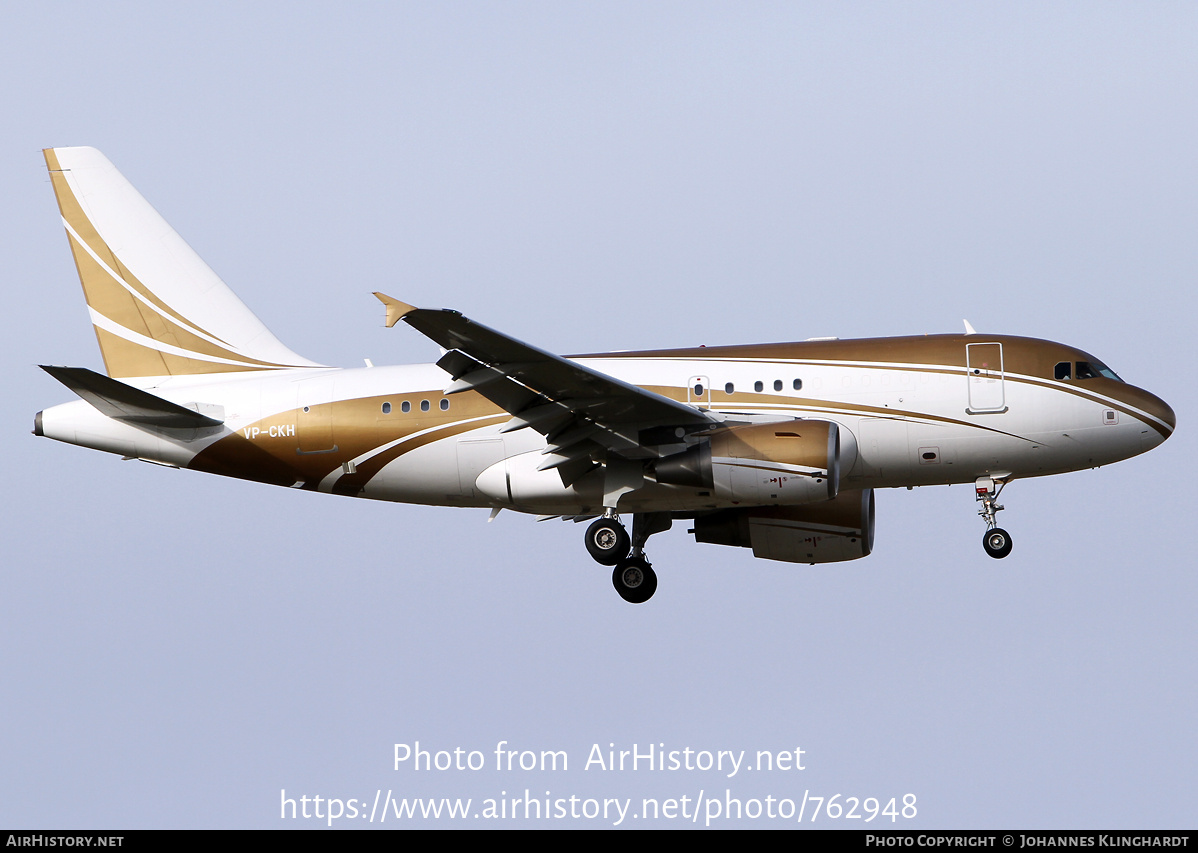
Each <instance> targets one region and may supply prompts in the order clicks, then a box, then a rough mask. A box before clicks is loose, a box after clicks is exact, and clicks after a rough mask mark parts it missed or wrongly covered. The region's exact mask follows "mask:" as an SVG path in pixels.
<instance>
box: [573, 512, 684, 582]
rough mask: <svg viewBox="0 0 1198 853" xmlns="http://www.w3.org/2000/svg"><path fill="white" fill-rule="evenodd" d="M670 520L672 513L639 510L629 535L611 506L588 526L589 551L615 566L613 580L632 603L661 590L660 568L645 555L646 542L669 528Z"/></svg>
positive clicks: (597, 558)
mask: <svg viewBox="0 0 1198 853" xmlns="http://www.w3.org/2000/svg"><path fill="white" fill-rule="evenodd" d="M670 523H671V519H670V515H669V513H665V512H641V513H636V514H635V515H634V516H633V517H632V536H631V537H629V535H628V531H627V530H625V529H624V525H622V524H621V523H620V519H619V516H617V515H616V513H615V511H614V510H610V509H609V510H607V511H606V512H605V513H604V516H603V518H600V519H598V520H596V521H594V522H592V523H591V525H590V526H589V527H588V528H587V532H586V546H587V551H588V552H589V553H590V555H591V557H593V558H594V560H595V562H597V563H600V564H602V565H604V566H614V569H613V570H612V573H611V582H612V586H614V587H615V588H616V592H618V593H619V594H620V598H622V599H624V600H625V601H627V602H629V603H631V604H644V603H645V602H646V601H648V600H649V599H650V598H652V597H653V593H655V592H657V572H655V571H653V566H652V565H651V564H650V563H649V561H648V560H647V559H645V542H646V541H647V540H648V539H649V537H650V536H652V535H653V534H654V533H660V532H661V531H663V530H668V529H669V528H670Z"/></svg>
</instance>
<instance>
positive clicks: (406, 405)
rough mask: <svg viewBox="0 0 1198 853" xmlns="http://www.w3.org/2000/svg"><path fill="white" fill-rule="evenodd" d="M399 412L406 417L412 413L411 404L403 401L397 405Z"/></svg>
mask: <svg viewBox="0 0 1198 853" xmlns="http://www.w3.org/2000/svg"><path fill="white" fill-rule="evenodd" d="M399 410H400V411H401V412H403V413H404V414H405V415H406V414H407V413H408V412H410V411H412V404H411V403H409V402H408V401H407V400H404V401H403V402H402V403H400V404H399Z"/></svg>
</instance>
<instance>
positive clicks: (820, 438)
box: [654, 420, 840, 506]
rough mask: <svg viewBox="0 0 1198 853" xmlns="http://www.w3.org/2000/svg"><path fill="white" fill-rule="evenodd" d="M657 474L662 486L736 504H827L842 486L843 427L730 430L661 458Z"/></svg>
mask: <svg viewBox="0 0 1198 853" xmlns="http://www.w3.org/2000/svg"><path fill="white" fill-rule="evenodd" d="M654 474H655V475H656V477H657V482H659V483H663V484H666V485H671V486H692V487H695V488H700V489H711V490H712V491H713V493H714V496H715V497H716V498H717V499H718V500H724V501H732V502H734V503H747V504H753V505H755V506H757V505H769V504H775V505H786V504H808V503H813V502H816V501H826V500H829V499H830V498H834V497H836V492H837V490H838V489H839V487H840V429H839V428H838V427H837V425H836V424H834V423H832V422H831V421H815V420H794V421H784V422H780V423H768V424H752V425H749V426H739V427H730V428H728V429H722V430H720V431H719V432H716V433H713V434H712V435H709V436H705V437H704V438H703V439H702V440H701V441H700V442H699V443H698V444H696V445H694V446H693V447H690V448H688V449H687V450H685V451H683V452H682V453H677V454H675V455H673V456H668V457H666V458H665V459H661V460H658V462H657V464H656V466H655V469H654Z"/></svg>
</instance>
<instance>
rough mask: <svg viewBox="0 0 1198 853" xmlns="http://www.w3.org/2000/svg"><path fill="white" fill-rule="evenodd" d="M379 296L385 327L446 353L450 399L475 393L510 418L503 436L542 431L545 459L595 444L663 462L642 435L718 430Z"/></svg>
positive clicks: (615, 384) (479, 329)
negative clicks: (407, 331)
mask: <svg viewBox="0 0 1198 853" xmlns="http://www.w3.org/2000/svg"><path fill="white" fill-rule="evenodd" d="M375 296H377V297H378V298H379V300H380V301H381V302H382V303H383V304H384V305H386V306H387V325H388V326H393V325H395V323H396V321H398V320H400V319H402V320H403V321H404V322H405V323H407V324H408V325H409V326H412V327H413V328H414V329H416V330H417V331H419V332H421V333H422V334H424V335H426V336H427V337H429V338H431V339H432V340H433V341H435V342H436V343H437V344H438V345H440V346H441V347H443V348H445V349H446V350H448V352H447V353H446V354H445V355H444V356H442V358H441V360H440V361H438V362H437V365H438V366H439V367H441V368H442V369H443V370H445V371H446V372H447V373H449V374H450V375H451V376H452V377H453V378H454V381H453V383H452V384H451V385H450V386H449V387H448V388H447V389H446V393H447V394H453V393H458V392H461V391H477V392H478V393H479V394H481V395H483V396H484V397H486V398H487V399H488V400H491V401H492V402H493V403H495V404H496V405H498V406H499V407H500V408H502V409H503V410H504V411H506V412H509V413H510V414H511V415H512V420H511V421H509V422H508V423H507V424H506V425H505V426H504V428H503V430H504V431H505V432H510V431H512V430H516V429H522V428H524V427H531V428H533V429H535V430H537V431H538V432H540V433H542V434H544V435H545V436H546V437H547V439H548V441H549V448H548V449H547V451H546V453H554V454H557V455H558V456H559V458H560V459H562V461H566V460H567V459H568V458H569V457H578V456H580V455H582V454H583V453H586V452H589V451H588V448H587V445H588V444H589V443H591V442H594V443H595V444H599V445H601V446H603V447H605V448H607V449H608V450H611V451H614V452H616V453H617V454H619V455H621V456H625V457H627V458H645V457H653V456H656V455H658V454H657V452H656V451H654V450H653V449H652V448H651V447H648V446H646V445H647V444H650V445H651V444H652V443H653V442H652V441H651V440H650V441H646V436H645V435H643V432H644V431H646V430H653V429H654V428H656V427H690V428H692V429H693V428H695V427H698V428H709V427H714V426H716V425H718V424H719V420H718V419H717V418H716V417H715V416H713V415H712V414H711V413H709V412H705V411H702V410H700V409H697V408H695V407H694V406H689V405H687V404H686V403H682V402H679V401H677V400H671V399H669V398H668V397H663V396H662V395H660V394H655V393H653V392H652V391H646V390H645V389H643V388H639V387H637V386H635V385H631V384H629V383H627V382H623V381H621V380H619V379H616V378H615V377H613V376H608V375H607V374H605V373H600V372H599V371H597V370H591V369H590V368H588V367H584V366H582V365H580V364H578V363H576V362H573V361H570V360H569V359H566V358H562V357H561V356H559V355H554V354H553V353H550V352H546V351H545V350H542V349H538V348H537V347H534V346H532V345H531V344H526V343H524V342H522V341H518V340H516V339H515V338H512V337H509V336H507V335H505V334H503V333H502V332H498V331H496V330H494V329H491V328H488V327H487V326H484V325H482V324H481V323H476V322H474V321H473V320H470V319H469V318H467V317H463V316H462V315H461V314H460V313H458V312H457V311H451V310H447V309H445V310H436V309H427V308H414V307H413V306H411V305H408V304H406V303H403V302H400V301H399V300H396V299H392V298H391V297H389V296H386V295H384V294H381V293H375ZM650 435H652V433H650ZM662 437H663V439H665V440H663V441H662V442H660V443H662V444H665V443H671V442H674V441H677V440H678V439H677V438H676V437H675V436H674V435H673V431H672V430H668V431H666V432H665V433H663V434H662ZM545 467H553V465H552V464H547V465H546V466H545Z"/></svg>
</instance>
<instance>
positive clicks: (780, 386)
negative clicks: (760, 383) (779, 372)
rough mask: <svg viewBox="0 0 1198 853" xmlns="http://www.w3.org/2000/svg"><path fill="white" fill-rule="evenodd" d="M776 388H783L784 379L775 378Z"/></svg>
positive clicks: (778, 389) (779, 389) (776, 389)
mask: <svg viewBox="0 0 1198 853" xmlns="http://www.w3.org/2000/svg"><path fill="white" fill-rule="evenodd" d="M774 390H775V391H781V390H782V380H781V379H775V380H774Z"/></svg>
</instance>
